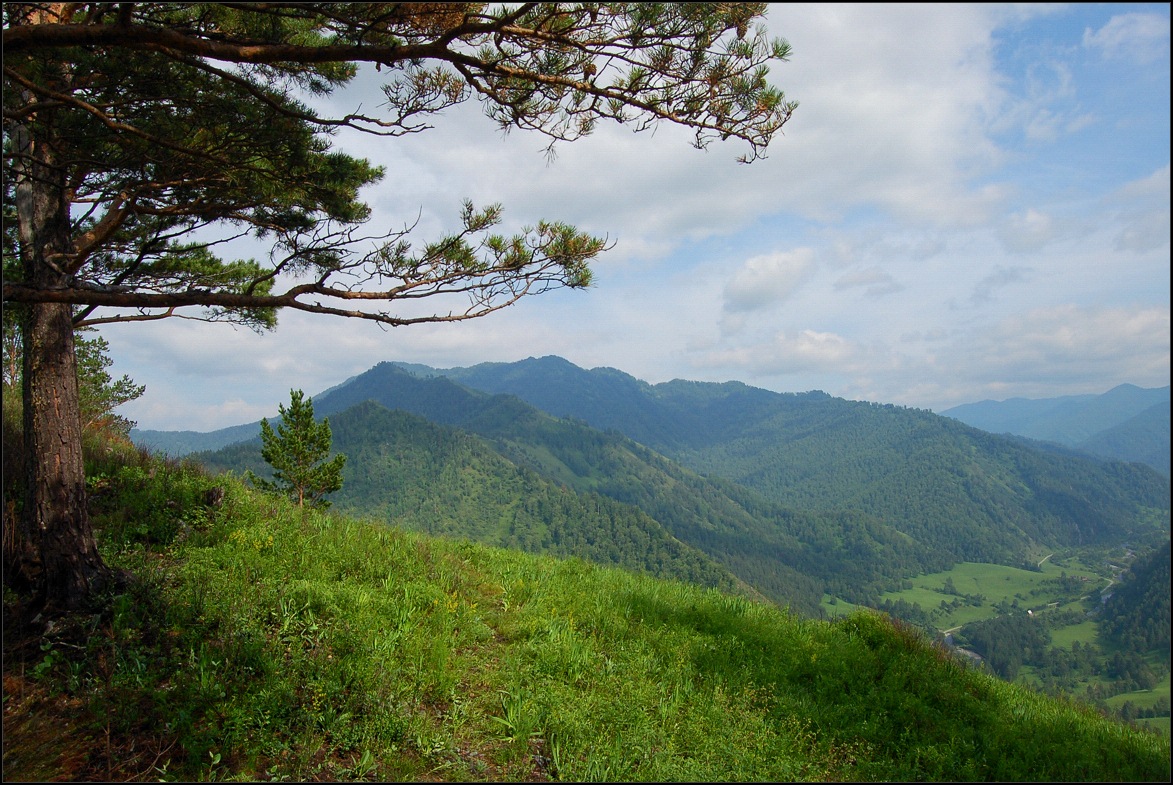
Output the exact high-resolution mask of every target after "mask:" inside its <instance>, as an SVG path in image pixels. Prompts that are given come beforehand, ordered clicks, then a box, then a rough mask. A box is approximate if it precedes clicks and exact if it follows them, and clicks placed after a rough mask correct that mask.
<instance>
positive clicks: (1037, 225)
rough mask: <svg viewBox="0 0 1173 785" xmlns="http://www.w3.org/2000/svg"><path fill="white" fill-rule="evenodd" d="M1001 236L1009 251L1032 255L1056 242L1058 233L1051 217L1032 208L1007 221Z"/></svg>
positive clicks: (1003, 225) (1000, 232)
mask: <svg viewBox="0 0 1173 785" xmlns="http://www.w3.org/2000/svg"><path fill="white" fill-rule="evenodd" d="M999 234H1000V236H1001V238H1002V245H1003V246H1004V247H1005V248H1006V249H1007V250H1008V251H1013V252H1015V253H1032V252H1034V251H1038V250H1039V249H1040V248H1042V247H1043V246H1045V245H1047V244H1048V243H1050V242H1051V241H1052V240H1054V239H1055V238H1056V236H1057V235H1058V231H1057V227H1056V224H1055V221H1054V220H1053V219H1052V218H1051V216H1049V215H1047V214H1046V213H1044V212H1042V211H1040V210H1035V209H1034V208H1030V209H1028V210H1026V211H1025V212H1021V213H1017V214H1015V215H1012V216H1010V217H1009V218H1008V219H1006V221H1005V222H1004V223H1003V224H1002V227H1001V229H1000V231H999Z"/></svg>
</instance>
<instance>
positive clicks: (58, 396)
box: [5, 117, 115, 610]
mask: <svg viewBox="0 0 1173 785" xmlns="http://www.w3.org/2000/svg"><path fill="white" fill-rule="evenodd" d="M51 126H52V123H51V121H50V120H49V118H45V117H39V118H37V122H36V123H35V125H34V126H33V127H31V128H30V127H29V126H24V127H19V128H17V129H15V132H14V134H13V139H14V142H15V143H16V147H17V148H18V150H19V151H20V158H19V160H18V162H17V175H16V206H17V218H18V224H19V229H20V257H21V264H22V267H23V272H24V276H25V280H28V281H32V282H34V283H35V284H37V285H41V286H47V287H50V288H52V287H55V286H63V285H65V283H66V280H67V276H68V273H67V272H65V254H66V252H67V251H68V249H69V248H70V235H69V231H70V229H69V207H68V204H67V202H66V200H65V182H64V170H63V169H62V168H60V167H59V166H57V165H56V161H55V153H54V150H53V145H52V140H51V134H50V133H49V132H47V131H46V130H45V129H47V128H51ZM23 310H24V313H23V320H24V321H23V325H22V330H21V333H22V338H23V341H24V346H23V348H24V352H23V354H24V357H23V376H24V379H23V389H22V400H23V404H24V459H25V476H24V480H25V486H24V490H25V497H24V508H23V511H22V514H21V516H20V518H19V522H18V524H17V526H15V527H14V531H13V532H12V534H14V535H15V540H16V542H13V543H6V546H7V547H6V548H5V550H6V552H9V553H11V554H13V555H14V556H15V558H16V559H17V564H16V568H17V572H18V577H19V578H21V579H23V580H24V581H25V582H29V583H32V584H33V585H34V586H35V587H36V589H37V592H38V594H39V595H40V597H41V599H42V600H43V601H44V604H45V606H46V607H47V608H49V609H52V610H72V609H77V608H81V607H84V606H86V605H87V604H89V601H90V600H91V599H92V598H93V597H94V596H95V595H96V594H97V593H99V592H101V591H102V590H103V589H105V588H107V587H108V586H110V585H111V582H112V580H113V579H114V578H115V573H114V571H113V570H111V569H110V568H109V567H108V566H107V565H106V564H105V563H104V562H103V561H102V557H101V555H100V554H99V553H98V547H97V542H96V541H95V539H94V534H93V529H92V527H91V525H90V518H89V511H88V509H87V502H86V486H85V464H84V462H83V458H82V439H81V410H80V405H79V399H78V386H77V359H76V357H75V355H74V343H73V309H72V307H71V306H70V305H68V304H59V303H30V304H27V305H26V306H25V307H24V309H23Z"/></svg>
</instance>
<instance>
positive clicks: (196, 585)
mask: <svg viewBox="0 0 1173 785" xmlns="http://www.w3.org/2000/svg"><path fill="white" fill-rule="evenodd" d="M88 466H89V468H90V476H91V478H92V482H94V483H95V485H96V486H100V487H101V489H102V492H101V493H100V494H96V495H95V497H94V506H93V509H92V515H93V517H94V520H95V524H96V528H97V530H98V531H99V532H100V533H101V538H102V548H103V552H104V553H105V554H106V558H107V559H110V560H111V561H112V562H114V563H115V564H117V565H119V566H122V567H126V568H130V569H133V570H134V571H135V572H136V573H137V574H138V575H139V581H138V582H137V583H136V584H135V585H134V586H133V588H132V590H131V592H130V593H128V594H125V595H120V596H117V597H114V598H112V599H111V601H110V603H109V606H108V607H107V608H106V609H105V610H104V612H103V613H100V614H97V615H91V614H86V615H81V616H76V617H66V618H62V619H56V620H55V623H54V624H53V625H51V626H49V627H46V626H45V624H44V623H43V620H41V619H40V618H39V617H33V614H32V613H27V612H25V608H24V606H23V605H22V602H23V600H22V598H20V597H17V596H14V595H12V594H11V593H6V594H5V622H6V623H5V626H4V630H5V634H4V643H5V652H4V653H5V656H4V660H3V661H4V668H5V673H4V683H5V711H4V731H5V734H4V735H5V742H4V743H5V754H4V779H5V780H6V781H14V780H22V779H44V780H107V781H109V780H145V779H151V780H154V779H160V778H162V779H166V780H179V781H197V780H199V781H203V780H243V781H260V780H264V781H270V780H280V781H284V780H294V781H310V780H370V779H375V780H383V781H453V782H468V781H548V780H562V781H635V780H646V781H692V782H706V781H848V780H850V781H948V782H954V781H1058V782H1073V781H1155V782H1165V781H1168V774H1169V768H1168V764H1169V740H1168V738H1163V737H1160V736H1157V735H1155V734H1151V733H1146V732H1143V731H1140V730H1137V729H1136V728H1132V727H1129V726H1126V725H1123V724H1121V723H1119V722H1116V721H1113V720H1109V719H1106V718H1104V717H1102V716H1099V715H1097V714H1095V713H1094V712H1091V711H1088V710H1086V709H1083V708H1079V707H1077V706H1073V705H1072V704H1070V703H1067V702H1065V701H1060V700H1056V699H1053V698H1048V697H1045V696H1042V695H1039V694H1037V693H1033V692H1031V691H1029V690H1026V689H1023V688H1021V687H1016V686H1014V685H1010V684H1006V683H1004V682H1001V681H999V680H997V679H995V678H993V677H991V676H988V675H985V674H982V673H979V672H977V671H974V670H972V669H970V668H968V667H966V666H964V665H962V664H961V663H960V662H959V661H957V660H956V659H954V658H953V657H952V656H950V655H949V654H947V653H946V652H945V651H943V650H941V649H938V648H936V647H934V646H932V645H930V644H929V643H927V642H926V641H924V640H923V639H921V638H920V637H919V636H918V635H917V634H916V633H915V632H913V631H911V630H909V629H908V628H904V627H901V626H897V625H893V624H892V623H891V622H889V621H887V620H885V619H884V618H882V617H880V616H878V615H873V614H863V613H860V614H855V615H853V616H851V617H848V618H846V619H843V620H839V621H836V622H818V621H809V620H802V619H799V618H797V617H795V616H792V615H790V614H788V613H785V612H783V611H781V610H779V609H777V608H775V607H771V606H767V605H764V604H758V603H754V602H750V601H748V600H745V599H744V598H740V597H731V596H729V595H726V594H723V593H721V592H718V591H715V590H704V589H701V588H698V587H695V586H689V585H686V584H681V583H674V582H665V581H660V580H656V579H653V578H650V577H647V576H641V575H635V574H632V573H628V572H623V571H620V570H617V569H604V568H600V567H596V566H592V565H589V564H586V563H584V562H582V561H579V560H577V559H571V560H555V559H552V558H549V557H535V556H531V555H527V554H523V553H519V552H516V551H507V550H500V549H492V548H487V547H484V546H477V545H472V544H469V543H466V542H454V541H451V540H446V539H441V538H433V537H428V536H425V535H418V534H414V533H409V532H402V531H396V530H393V529H389V528H388V527H386V526H382V525H372V524H364V523H359V522H356V521H354V520H352V519H348V518H345V517H341V516H335V515H323V514H319V513H315V512H306V511H302V510H298V509H296V508H294V507H292V506H290V505H289V504H288V503H286V502H283V501H280V500H276V499H273V498H271V497H264V496H262V495H260V494H257V493H254V492H252V491H250V490H248V489H247V488H245V487H244V486H243V485H242V484H241V483H239V482H237V481H235V480H231V479H224V478H212V477H208V476H206V475H203V474H202V473H200V472H198V471H196V470H194V469H193V468H192V466H191V465H190V464H181V463H177V462H161V461H157V460H153V459H150V458H143V457H141V456H137V455H135V454H134V453H133V452H132V451H124V450H102V451H99V452H97V453H95V455H93V456H90V458H89V461H88ZM213 488H217V489H218V490H219V491H220V492H219V493H217V494H209V491H211V490H212V489H213ZM210 499H213V500H214V501H209V500H210Z"/></svg>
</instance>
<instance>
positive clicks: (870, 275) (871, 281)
mask: <svg viewBox="0 0 1173 785" xmlns="http://www.w3.org/2000/svg"><path fill="white" fill-rule="evenodd" d="M859 288H863V289H864V293H865V294H866V295H867V296H868V297H881V296H883V295H885V294H893V293H895V292H899V291H901V290H903V289H904V287H903V286H902V285H900V284H899V283H898V282H897V281H896V279H895V278H893V277H892V275H891V273H889V272H887V271H885V270H883V269H882V268H880V267H869V268H867V269H866V270H857V271H855V272H850V273H847V274H846V275H843V276H842V277H840V278H839V280H837V281H835V289H836V290H837V291H844V290H847V289H859Z"/></svg>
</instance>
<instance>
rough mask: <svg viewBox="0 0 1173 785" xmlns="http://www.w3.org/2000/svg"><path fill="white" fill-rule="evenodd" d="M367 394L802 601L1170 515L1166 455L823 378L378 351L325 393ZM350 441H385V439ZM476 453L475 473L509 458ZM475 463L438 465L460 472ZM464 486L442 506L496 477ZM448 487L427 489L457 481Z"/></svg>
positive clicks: (336, 412) (1138, 530)
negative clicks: (1000, 423)
mask: <svg viewBox="0 0 1173 785" xmlns="http://www.w3.org/2000/svg"><path fill="white" fill-rule="evenodd" d="M477 386H479V387H481V388H488V389H474V387H477ZM523 399H525V400H523ZM527 400H528V401H529V402H528V403H527V402H526V401H527ZM370 401H374V402H376V403H377V404H379V408H380V409H382V408H383V407H385V408H386V409H398V410H401V411H404V412H409V413H411V414H413V415H415V416H417V417H423V418H425V419H426V420H428V421H430V422H431V423H433V424H435V425H440V426H444V427H447V428H458V429H460V430H461V431H464V432H466V433H468V434H475V435H476V436H477V437H478V438H480V439H483V440H485V444H486V445H488V446H489V447H490V448H491V449H492V450H494V451H495V452H496V453H497V454H498V455H500V456H501V457H503V458H505V459H506V460H507V461H509V462H510V463H511V464H513V465H514V466H516V467H519V468H520V469H523V470H525V471H531V472H534V473H536V474H537V475H540V476H541V477H543V478H546V480H547V481H549V480H552V481H554V482H556V483H559V484H561V485H563V486H565V487H567V488H570V489H573V491H574V492H576V493H578V494H599V495H601V496H605V497H608V498H610V499H613V500H614V501H616V502H619V503H621V504H623V505H628V506H629V507H630V508H635V509H638V510H639V511H640V512H641V513H642V514H643V515H646V516H648V517H649V518H650V519H652V520H654V521H656V522H657V523H658V525H660V526H663V528H664V529H665V530H666V531H667V532H669V533H670V535H671V536H672V537H675V538H676V539H677V540H679V541H680V542H682V543H685V544H687V545H689V546H691V547H694V548H696V549H698V550H699V551H701V552H703V553H704V554H706V555H707V556H708V557H710V558H712V559H714V560H715V561H716V562H717V563H719V564H721V565H723V566H724V567H725V568H726V569H728V570H729V571H730V572H732V573H733V574H734V575H736V576H737V577H738V578H740V579H741V580H742V581H744V582H746V583H747V584H749V585H751V586H754V587H755V588H756V589H757V590H758V591H761V592H762V593H763V594H766V595H767V596H770V597H772V598H774V599H777V600H780V601H785V602H788V603H790V604H791V605H793V606H798V607H802V608H803V609H804V610H805V609H809V608H810V607H811V606H812V605H814V606H816V607H817V603H818V598H819V597H820V596H821V594H822V592H823V591H824V590H825V591H828V592H830V593H831V594H833V595H836V596H840V597H843V598H845V599H852V597H853V596H855V597H856V598H857V599H861V600H862V599H865V598H866V597H869V596H875V593H876V592H877V591H881V590H883V587H884V586H889V585H891V582H892V581H893V580H898V579H899V578H901V577H904V576H908V575H912V574H917V573H920V572H926V571H934V570H936V569H944V568H947V565H948V564H950V563H953V562H956V561H962V560H968V561H991V562H998V563H1004V564H1014V565H1016V566H1019V565H1024V564H1026V563H1028V562H1030V563H1032V564H1033V561H1034V560H1037V558H1039V556H1040V555H1041V553H1042V551H1043V550H1045V549H1048V548H1052V547H1057V546H1063V545H1075V544H1080V543H1093V542H1118V541H1121V540H1122V539H1125V538H1144V537H1147V536H1149V535H1150V534H1153V535H1155V534H1159V535H1161V536H1165V535H1166V534H1167V531H1168V519H1169V512H1168V509H1169V482H1168V479H1167V478H1162V477H1160V476H1159V475H1158V474H1157V473H1156V472H1155V471H1153V470H1151V469H1148V468H1146V467H1141V466H1130V465H1127V464H1121V463H1105V462H1102V461H1097V460H1094V459H1092V458H1090V457H1083V456H1079V455H1074V454H1070V453H1062V452H1058V451H1051V452H1048V451H1044V450H1040V449H1038V448H1037V447H1035V446H1032V444H1031V443H1029V442H1025V441H1022V440H1019V439H1016V438H1010V437H1003V436H996V435H992V434H989V433H987V432H984V431H981V430H979V429H976V428H972V427H970V426H967V425H965V424H963V423H961V422H958V421H957V420H954V419H951V418H947V417H941V416H939V415H935V414H933V413H931V412H927V411H922V410H915V409H907V408H904V407H897V406H891V405H879V404H871V403H864V402H858V401H846V400H843V399H839V398H833V397H831V396H829V395H826V394H825V393H821V392H810V393H801V394H793V393H791V394H782V393H773V392H770V391H767V390H761V389H757V388H753V387H749V386H747V385H744V384H741V383H736V382H731V383H725V384H713V383H702V382H686V381H679V380H677V381H672V382H667V383H664V384H658V385H649V384H646V383H644V382H641V381H639V380H636V379H634V378H632V377H629V376H627V375H626V374H623V373H621V372H619V371H615V370H614V369H595V370H592V371H585V370H583V369H581V368H578V367H577V366H574V365H573V364H571V363H569V362H567V361H565V360H563V359H561V358H541V359H540V360H528V361H523V362H521V363H511V364H485V365H482V366H475V367H473V368H470V369H450V370H448V371H438V370H435V369H430V368H427V367H425V366H402V365H397V364H393V363H380V364H379V365H377V366H375V367H374V368H372V369H370V370H369V371H367V372H365V373H363V374H359V375H358V376H355V377H353V378H352V379H350V380H348V381H347V382H346V383H344V384H342V385H339V386H337V387H334V388H332V389H331V390H329V391H327V392H325V393H323V394H321V395H319V396H317V397H316V398H315V399H314V405H315V410H316V412H317V413H318V414H319V415H330V416H331V417H332V422H334V421H335V418H343V417H344V416H345V417H350V413H351V410H352V409H353V407H356V406H362V405H365V404H366V403H367V402H370ZM535 401H540V402H541V403H542V404H543V407H548V408H547V409H546V411H541V410H540V408H538V407H537V404H536V403H535ZM363 411H366V417H367V418H368V420H369V421H364V422H360V423H359V424H357V425H355V424H351V425H350V426H348V430H349V431H350V432H351V433H353V434H360V435H362V436H363V438H364V439H366V438H369V439H374V440H375V441H376V442H377V441H378V440H379V439H380V438H382V437H380V436H379V434H380V433H381V431H380V429H381V428H383V427H384V425H378V423H379V422H383V420H382V419H380V418H382V415H378V416H376V415H375V414H374V413H373V412H372V411H370V410H369V407H368V409H367V410H363ZM338 422H339V424H340V425H341V423H342V419H338ZM364 423H365V424H364ZM253 432H254V433H256V429H255V428H254V430H253ZM421 432H422V431H421ZM387 438H388V439H390V438H392V436H391V435H389V434H388V435H387ZM445 438H446V437H445ZM342 441H343V439H342V438H341V436H340V437H339V447H340V449H341V442H342ZM424 441H425V442H426V441H428V439H424ZM436 441H438V442H442V441H444V439H443V438H440V437H437V438H436ZM397 443H399V444H401V445H406V444H411V445H412V446H411V449H412V450H413V451H415V450H423V451H424V452H426V451H427V449H428V445H427V444H422V445H421V444H416V443H412V442H409V441H406V442H405V441H403V440H400V441H399V442H397ZM350 449H358V450H359V453H357V454H361V455H363V456H368V455H374V454H375V453H374V452H372V450H374V449H375V448H374V447H372V446H371V445H369V444H367V445H366V446H362V447H355V446H354V445H353V444H352V446H351V448H350ZM399 449H400V452H402V451H403V450H406V449H407V448H406V447H401V448H399ZM252 450H253V452H257V453H259V450H257V449H256V448H255V445H254V447H253V448H252ZM221 457H223V456H221ZM202 459H204V460H206V462H209V463H210V464H211V463H213V462H214V460H213V459H215V456H212V457H208V456H203V458H202ZM217 460H218V459H217ZM253 460H256V456H254V457H253ZM413 460H414V459H413ZM418 460H420V461H423V460H424V459H423V458H422V457H421V458H419V459H418ZM494 460H495V459H494ZM478 461H479V459H478ZM397 466H399V465H398V464H396V462H395V460H393V459H391V458H389V457H387V456H383V457H380V458H379V459H378V460H375V459H372V458H369V457H362V458H358V459H352V460H351V461H348V468H352V469H355V470H357V469H359V468H360V467H361V468H362V470H363V471H369V472H375V473H376V474H378V473H379V472H383V473H384V474H378V476H374V475H372V476H368V477H366V478H365V479H363V480H362V483H360V484H362V485H364V486H365V487H367V488H369V489H372V490H371V493H372V494H374V493H377V490H376V489H377V488H379V487H381V485H388V484H394V483H397V482H402V479H401V478H400V479H397V477H399V475H398V474H397V473H401V472H402V471H403V469H402V467H401V466H400V467H399V468H396V467H397ZM478 466H481V464H480V463H479V462H474V464H468V466H467V467H466V469H464V470H461V471H469V472H473V473H474V474H476V475H478V476H486V477H489V476H497V475H498V474H499V471H498V470H497V469H487V468H484V467H483V466H482V467H481V468H476V467H478ZM454 471H455V470H454ZM459 475H460V472H456V474H451V475H442V476H446V477H447V476H451V477H454V478H455V480H456V481H460V482H463V480H461V479H460V476H459ZM437 476H441V475H437ZM349 482H351V484H352V486H354V485H355V483H354V482H353V480H351V481H349ZM427 482H428V483H431V482H433V481H431V480H429V481H427ZM493 482H498V481H493ZM511 482H512V481H511ZM490 484H491V483H490ZM498 484H499V483H498ZM345 487H346V486H345V485H344V488H345ZM465 487H466V490H465V491H463V492H461V493H459V494H456V495H455V496H452V497H451V501H449V502H444V503H442V504H441V506H451V505H453V504H457V502H458V501H459V500H460V499H464V498H466V497H470V496H471V495H475V494H476V493H480V491H479V490H476V489H475V488H474V487H473V486H465ZM415 490H416V489H413V491H412V492H413V493H414V492H415ZM435 490H436V492H437V493H439V494H440V495H439V496H436V497H429V498H434V499H439V498H443V494H444V493H447V491H446V490H444V489H443V488H439V489H435ZM542 493H543V494H544V493H546V492H545V491H543V492H542ZM339 503H340V504H341V503H342V499H341V498H340V499H339ZM353 503H355V504H357V503H358V502H357V501H354V502H353ZM438 503H440V502H437V501H429V502H427V504H438ZM500 503H501V502H500V500H498V501H493V502H485V505H487V506H485V505H482V507H483V509H482V508H479V507H478V508H476V509H477V512H476V513H475V514H471V517H474V518H478V519H480V520H482V521H483V525H482V528H481V529H479V530H478V531H479V532H480V533H479V534H478V535H477V537H480V538H482V539H484V541H491V542H498V541H499V540H498V539H493V538H498V537H499V536H500V533H501V531H500V529H499V528H498V527H499V526H500V525H502V524H501V521H507V520H509V516H510V515H512V514H513V512H511V510H514V509H516V508H515V506H511V505H515V502H510V503H509V504H506V505H505V506H504V507H500V508H498V507H495V506H493V505H499V504H500ZM559 503H560V504H561V503H562V502H559ZM567 503H569V502H567ZM347 504H348V506H349V505H350V504H351V502H349V501H348V502H347ZM352 509H353V508H352ZM412 514H413V515H414V514H415V513H414V512H413V513H412ZM380 515H382V514H380ZM388 515H389V514H388ZM626 515H627V513H624V516H626ZM527 525H528V524H527ZM464 536H471V535H470V534H469V533H468V532H465V533H464ZM615 536H619V535H618V534H617V535H615ZM623 536H624V537H626V536H627V535H623ZM539 539H540V537H539ZM637 539H639V538H637ZM641 541H642V539H641ZM852 601H855V600H852Z"/></svg>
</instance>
